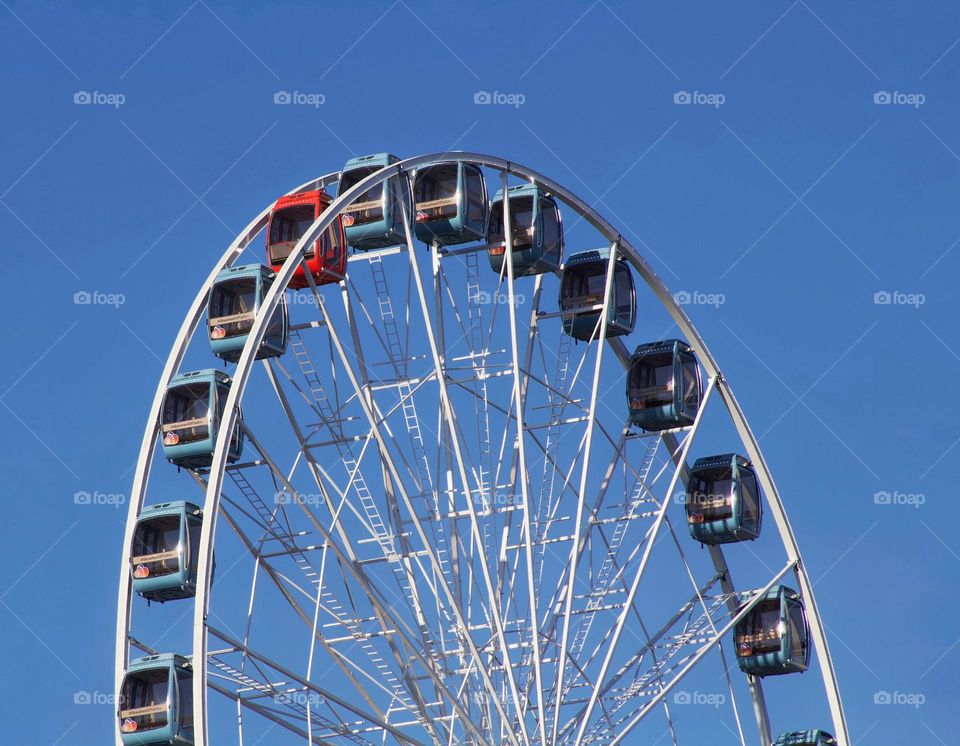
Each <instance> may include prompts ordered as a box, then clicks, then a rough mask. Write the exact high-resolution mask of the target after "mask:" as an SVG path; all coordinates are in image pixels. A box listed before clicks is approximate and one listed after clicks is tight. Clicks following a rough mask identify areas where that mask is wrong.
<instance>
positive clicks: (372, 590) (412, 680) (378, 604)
mask: <svg viewBox="0 0 960 746" xmlns="http://www.w3.org/2000/svg"><path fill="white" fill-rule="evenodd" d="M247 434H248V437H249V439H250V441H251V444H252V445H253V446H254V448H256V449H257V451H258V452H259V453H260V454H261V456H262V457H263V460H264V461H265V462H266V463H267V464H268V465H269V466H270V468H271V469H272V470H273V471H274V473H275V474H276V476H277V477H278V478H279V479H280V480H281V482H282V483H283V486H284V488H285V489H286V490H288V491H289V492H290V494H291V495H293V496H294V500H295V502H296V503H297V504H298V505H299V506H300V508H301V509H302V511H303V513H304V514H305V515H306V516H307V518H308V519H309V520H310V522H311V523H312V524H313V526H314V528H315V529H316V530H317V531H319V532H320V533H321V535H322V536H323V538H324V539H325V541H327V543H329V544H330V546H331V548H332V549H333V550H334V552H335V553H336V554H337V556H338V558H339V560H340V566H341V568H342V569H343V570H344V571H346V572H347V573H348V574H349V575H350V580H352V581H353V583H355V584H356V585H357V586H358V587H359V588H361V589H362V590H363V592H364V594H365V596H366V598H367V599H368V600H369V601H370V603H371V605H372V606H373V609H374V614H375V616H376V619H377V621H378V623H379V625H380V627H381V628H382V629H383V631H384V638H385V640H386V643H387V645H388V647H389V648H390V651H391V654H392V656H393V658H394V660H395V661H396V664H397V666H398V667H399V669H400V670H401V671H402V672H403V673H402V675H403V677H404V680H405V681H406V690H407V691H408V692H409V694H410V695H411V696H413V697H414V699H415V707H416V709H417V710H418V711H420V712H421V714H422V717H424V718H425V719H426V722H427V723H429V722H430V720H429V718H428V717H427V716H426V711H425V699H424V697H423V694H422V692H421V691H420V688H419V686H418V684H417V677H416V675H415V674H414V672H413V669H412V667H411V659H410V658H411V657H412V658H413V659H414V660H416V662H418V663H419V664H420V665H421V666H423V668H424V670H425V671H426V672H427V673H428V675H429V676H430V677H431V679H433V681H434V684H435V685H436V686H437V687H439V688H441V689H442V690H443V691H444V692H447V690H446V687H445V686H444V684H443V683H442V680H441V676H440V674H439V673H438V672H437V671H436V670H435V668H434V661H432V660H431V659H429V658H428V657H425V656H424V655H423V654H422V653H421V652H420V646H419V645H417V644H415V643H414V642H413V641H412V639H411V638H412V637H413V636H414V635H413V633H412V632H411V630H409V628H408V627H407V625H406V623H405V622H404V621H403V620H402V619H400V618H399V617H397V616H396V615H395V614H394V613H393V612H392V610H391V608H390V603H389V602H388V601H385V600H383V599H381V598H380V594H379V589H378V588H377V587H376V585H375V584H373V583H371V582H370V580H369V578H368V577H367V576H366V573H365V572H364V570H363V569H362V567H360V565H359V564H358V563H356V561H355V557H356V555H355V553H354V552H353V550H352V548H351V547H350V546H349V543H348V544H346V545H345V546H341V545H340V544H338V543H337V542H336V541H334V539H333V537H332V535H331V534H330V533H329V532H328V531H327V529H326V528H325V527H324V525H323V523H322V522H321V521H319V520H318V519H317V517H316V516H315V515H314V514H313V511H312V510H310V508H309V506H308V505H307V504H306V502H305V501H303V500H302V499H301V498H300V495H299V493H298V492H297V491H296V490H295V489H294V487H293V486H292V485H291V484H290V483H289V481H287V480H286V479H285V477H284V476H283V474H282V473H280V472H279V471H278V470H277V469H276V466H275V462H274V461H273V460H272V459H271V457H270V455H269V454H268V453H267V452H266V450H265V449H264V448H263V446H262V444H261V443H260V442H259V441H258V440H257V439H256V437H255V436H254V435H253V433H250V432H248V433H247ZM388 621H389V624H388V623H387V622H388ZM390 631H392V632H393V633H394V634H390ZM395 636H396V637H399V639H400V641H401V643H402V644H403V645H404V647H405V649H406V651H407V652H408V653H409V657H408V656H407V655H405V654H404V653H403V652H402V651H401V650H400V649H399V648H397V646H396V644H395V642H394V637H395ZM447 693H449V692H447ZM455 706H459V703H456V705H455Z"/></svg>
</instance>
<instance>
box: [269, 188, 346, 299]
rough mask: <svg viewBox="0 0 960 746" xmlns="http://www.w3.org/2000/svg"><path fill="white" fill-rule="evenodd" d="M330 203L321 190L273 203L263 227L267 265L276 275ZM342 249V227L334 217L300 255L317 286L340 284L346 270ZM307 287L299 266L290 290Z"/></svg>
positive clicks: (294, 195)
mask: <svg viewBox="0 0 960 746" xmlns="http://www.w3.org/2000/svg"><path fill="white" fill-rule="evenodd" d="M331 201H332V200H331V198H330V195H329V194H327V193H326V192H324V191H323V190H317V191H312V192H300V193H299V194H290V195H288V196H286V197H281V198H280V199H278V200H277V204H275V205H274V206H273V210H272V211H271V212H270V221H269V222H268V223H267V261H268V263H269V264H270V266H271V267H272V268H273V270H274V271H275V272H279V271H280V267H281V266H282V265H283V262H284V260H285V259H286V258H287V257H288V256H290V252H292V251H293V249H294V247H295V246H296V245H297V241H299V240H300V238H301V237H302V236H303V234H304V233H306V231H307V229H308V228H309V227H310V225H311V224H312V223H313V221H314V220H316V219H317V218H318V217H320V213H322V212H323V211H324V210H326V209H327V207H328V206H329V205H330V202H331ZM345 247H346V242H345V240H344V235H343V225H342V224H341V222H340V218H339V217H338V218H337V219H336V220H335V221H334V223H333V224H332V225H331V226H330V227H329V228H328V229H327V230H326V231H324V233H323V235H322V236H320V238H318V239H317V240H316V241H315V242H314V243H313V245H312V246H308V247H307V249H306V250H305V251H304V259H306V261H307V266H308V267H309V268H310V274H312V275H313V279H314V282H316V284H317V285H326V284H329V283H333V282H340V279H341V278H342V277H343V275H344V273H345V272H346V267H347V252H346V248H345ZM309 284H310V283H309V282H307V278H306V275H304V273H303V266H302V265H301V266H299V267H297V271H296V272H295V273H294V275H293V279H292V280H290V287H291V288H294V289H296V290H299V289H301V288H305V287H307V286H308V285H309Z"/></svg>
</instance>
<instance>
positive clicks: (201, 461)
mask: <svg viewBox="0 0 960 746" xmlns="http://www.w3.org/2000/svg"><path fill="white" fill-rule="evenodd" d="M232 383H233V379H231V378H230V376H228V375H227V374H226V373H224V372H223V371H219V370H216V369H214V368H205V369H203V370H195V371H191V372H189V373H182V374H180V375H177V376H174V377H173V378H172V379H171V380H170V383H169V384H168V385H167V389H166V396H165V397H164V400H163V409H162V410H161V415H160V432H161V437H162V444H163V455H164V456H165V457H166V458H167V460H168V461H170V462H171V463H173V464H175V465H177V466H184V467H187V468H203V467H207V466H210V464H211V461H212V458H213V452H214V449H215V446H216V443H217V440H218V438H217V435H218V433H219V432H220V427H221V423H222V422H223V420H224V413H225V407H226V402H227V398H228V395H229V391H230V387H231V385H232ZM240 423H242V420H240ZM229 446H230V448H229V451H228V461H229V462H230V463H233V462H234V461H236V460H237V459H239V458H240V455H241V454H242V453H243V433H242V424H238V425H237V426H234V427H233V429H232V436H231V437H230V439H229Z"/></svg>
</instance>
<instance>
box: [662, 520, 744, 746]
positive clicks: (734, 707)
mask: <svg viewBox="0 0 960 746" xmlns="http://www.w3.org/2000/svg"><path fill="white" fill-rule="evenodd" d="M666 524H667V530H668V531H669V532H670V536H671V538H672V539H673V543H674V546H676V548H677V551H678V552H679V553H680V559H681V560H682V561H683V567H684V570H686V573H687V578H688V579H689V580H690V584H691V585H692V586H693V588H694V590H696V592H697V598H698V600H699V601H700V606H701V608H702V609H703V613H704V614H705V615H706V617H707V622H708V623H709V625H710V629H711V631H712V632H713V634H714V635H716V634H717V625H716V623H715V622H714V620H713V614H712V613H711V611H710V607H709V606H708V605H707V602H706V601H705V600H704V598H703V594H702V593H701V592H700V589H699V587H698V586H697V581H696V579H695V578H694V576H693V570H692V569H691V568H690V563H689V562H688V561H687V556H686V553H685V552H684V551H683V545H682V544H681V543H680V539H679V537H678V536H677V534H676V532H675V531H674V530H673V524H672V523H671V522H670V519H669V518H667V519H666ZM717 651H718V653H719V654H720V664H721V667H722V668H723V676H724V679H725V680H726V682H727V691H728V693H729V695H730V706H731V708H732V710H733V719H734V722H736V725H737V733H738V734H739V736H740V743H741V746H747V744H746V738H745V736H744V733H743V724H742V723H741V722H740V711H739V708H738V706H737V695H736V692H735V690H734V686H733V681H732V680H731V679H730V671H729V669H728V667H727V656H726V654H725V653H724V652H723V646H722V645H721V646H719V647H718V648H717ZM664 703H666V700H664Z"/></svg>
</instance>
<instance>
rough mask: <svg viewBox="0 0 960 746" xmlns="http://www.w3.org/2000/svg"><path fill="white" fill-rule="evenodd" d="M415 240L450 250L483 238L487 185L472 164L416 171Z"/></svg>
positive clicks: (485, 222)
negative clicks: (456, 245) (457, 245)
mask: <svg viewBox="0 0 960 746" xmlns="http://www.w3.org/2000/svg"><path fill="white" fill-rule="evenodd" d="M413 200H414V203H415V204H414V210H415V217H416V234H417V238H418V239H420V240H421V241H423V242H424V243H428V244H434V243H436V244H437V245H438V246H453V245H455V244H461V243H467V242H469V241H480V240H483V239H485V237H486V229H487V183H486V181H485V180H484V178H483V172H482V171H481V170H480V168H479V167H478V166H476V165H474V164H472V163H462V162H459V161H458V162H451V163H438V164H436V165H432V166H424V167H422V168H419V169H417V172H416V175H415V179H414V184H413Z"/></svg>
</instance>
